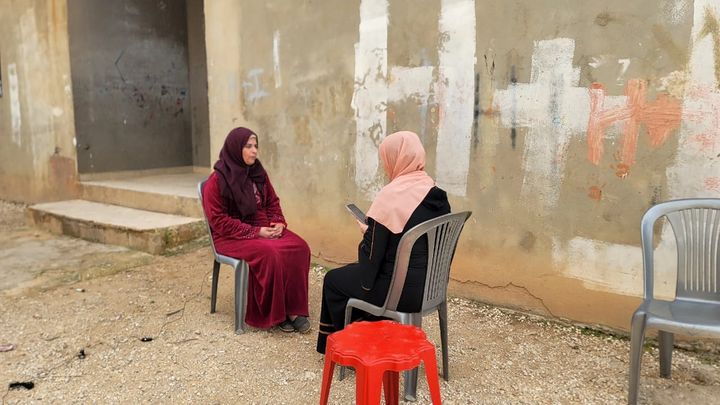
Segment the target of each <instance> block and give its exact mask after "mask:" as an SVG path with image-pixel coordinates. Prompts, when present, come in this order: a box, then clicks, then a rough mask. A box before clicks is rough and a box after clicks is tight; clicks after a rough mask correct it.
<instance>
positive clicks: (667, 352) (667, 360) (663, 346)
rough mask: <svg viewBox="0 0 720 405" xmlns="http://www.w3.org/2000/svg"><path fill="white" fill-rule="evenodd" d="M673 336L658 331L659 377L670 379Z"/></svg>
mask: <svg viewBox="0 0 720 405" xmlns="http://www.w3.org/2000/svg"><path fill="white" fill-rule="evenodd" d="M674 338H675V335H673V334H672V333H670V332H665V331H662V330H661V331H659V332H658V342H659V343H660V377H663V378H670V374H671V373H672V371H671V368H672V367H671V366H672V352H673V342H674V340H675V339H674Z"/></svg>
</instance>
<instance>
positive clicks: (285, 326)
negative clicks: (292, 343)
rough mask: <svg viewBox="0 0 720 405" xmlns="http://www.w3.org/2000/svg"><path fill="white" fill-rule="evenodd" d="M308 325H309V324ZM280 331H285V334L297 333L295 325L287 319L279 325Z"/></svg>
mask: <svg viewBox="0 0 720 405" xmlns="http://www.w3.org/2000/svg"><path fill="white" fill-rule="evenodd" d="M308 323H309V322H308ZM278 329H280V330H281V331H283V332H288V333H290V332H295V326H294V325H293V323H292V322H290V320H289V319H286V320H284V321H282V322H281V323H280V324H279V325H278Z"/></svg>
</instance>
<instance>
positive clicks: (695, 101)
mask: <svg viewBox="0 0 720 405" xmlns="http://www.w3.org/2000/svg"><path fill="white" fill-rule="evenodd" d="M205 14H206V18H207V23H206V25H207V31H206V42H207V52H208V75H209V98H210V129H211V148H210V150H211V156H212V160H213V161H214V159H215V157H216V156H217V152H218V151H219V149H220V147H221V145H222V140H223V139H224V136H225V134H226V133H227V132H228V130H229V129H231V128H232V127H234V126H238V125H246V126H249V127H251V128H254V129H255V130H256V131H257V132H258V133H259V134H260V148H261V159H262V160H263V163H264V164H265V166H266V167H267V168H268V170H269V171H270V173H271V176H272V179H273V181H274V183H275V186H276V189H278V190H279V193H280V196H281V199H282V204H283V208H284V209H285V211H286V214H287V217H288V220H289V222H290V225H291V227H292V228H294V229H296V230H297V231H299V232H300V233H301V234H302V235H304V236H305V237H306V238H307V239H308V240H309V242H310V245H311V246H312V248H313V253H314V254H315V255H316V256H317V257H318V259H319V260H321V261H325V262H326V263H335V262H347V261H351V260H354V255H355V252H356V243H357V240H358V239H359V234H358V231H357V228H356V226H355V225H354V222H353V221H352V219H351V217H350V216H349V215H347V213H346V212H345V211H344V209H343V207H342V205H343V203H344V202H347V201H355V202H356V203H358V205H360V206H361V207H363V208H367V207H368V205H369V203H370V201H371V200H372V196H373V195H374V193H375V192H376V191H377V190H378V188H379V187H380V186H381V185H382V181H383V179H382V174H381V173H380V172H379V166H378V159H377V145H378V144H379V142H380V140H381V139H382V138H383V137H384V136H385V135H386V134H388V133H390V132H392V131H395V130H398V129H410V130H413V131H416V132H417V133H418V134H420V136H421V138H422V139H423V141H424V143H425V146H426V149H427V151H428V171H429V172H430V174H431V175H433V176H434V177H435V178H436V179H437V181H438V183H439V185H440V186H442V187H444V188H445V189H446V190H448V191H449V192H450V194H451V196H452V199H451V202H452V204H453V207H454V209H455V210H472V211H473V216H472V217H471V218H470V220H469V222H468V224H467V227H466V229H465V231H464V233H463V236H462V239H461V243H460V250H459V252H458V254H457V255H456V260H455V263H454V266H453V273H452V279H453V283H452V288H453V290H454V292H455V293H458V294H462V295H467V296H470V297H473V298H476V299H480V300H483V301H488V302H493V303H497V304H501V305H506V306H514V307H519V308H524V309H529V310H533V311H537V312H539V313H544V314H548V315H552V316H559V317H564V318H570V319H573V320H576V321H581V322H588V323H601V324H605V325H609V326H612V327H618V328H627V327H628V325H629V319H630V314H631V312H632V310H633V309H634V307H635V306H636V305H637V304H638V302H639V298H638V297H639V296H640V294H641V288H642V273H641V258H640V249H639V242H640V241H639V223H640V218H641V216H642V214H643V212H644V211H645V210H646V209H647V208H648V207H650V206H651V205H652V204H654V203H656V202H659V201H663V200H667V199H671V198H679V197H698V196H706V197H720V163H719V162H720V159H719V158H720V135H719V134H718V130H717V117H718V111H720V96H718V94H719V93H720V90H718V86H719V84H720V82H719V80H718V77H719V76H720V74H718V73H717V72H720V68H718V66H720V61H716V60H715V55H716V53H715V50H714V49H715V48H716V47H717V46H718V42H717V41H718V38H720V31H719V30H718V22H717V21H718V20H717V18H718V16H720V1H718V0H697V1H690V0H661V1H651V0H643V1H635V2H627V1H621V0H608V1H604V2H595V3H592V2H583V3H582V4H579V3H577V2H571V1H561V0H522V1H514V2H498V1H489V0H432V1H426V2H423V5H422V7H417V2H415V1H411V0H358V1H353V2H343V5H342V7H340V6H339V5H338V3H337V2H331V1H312V2H311V1H298V2H284V1H254V0H244V1H241V2H231V1H217V2H215V1H213V2H206V3H205ZM659 236H661V242H659V244H658V249H659V250H660V252H659V257H660V258H668V260H663V262H664V263H669V262H671V261H672V254H670V253H669V252H670V247H671V245H672V244H671V239H670V236H669V235H668V234H667V232H666V231H663V232H661V233H660V234H659ZM670 267H671V266H667V265H666V266H663V270H664V271H665V272H666V273H667V274H666V277H660V279H659V280H658V284H659V286H658V287H659V290H660V291H661V292H662V293H663V294H666V295H669V294H672V283H671V282H670V281H669V280H670V276H671V274H670V273H671V271H670Z"/></svg>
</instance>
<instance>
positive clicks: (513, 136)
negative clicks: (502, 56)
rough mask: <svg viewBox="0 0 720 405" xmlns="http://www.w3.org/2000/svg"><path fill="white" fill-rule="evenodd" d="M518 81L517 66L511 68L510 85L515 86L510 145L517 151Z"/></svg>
mask: <svg viewBox="0 0 720 405" xmlns="http://www.w3.org/2000/svg"><path fill="white" fill-rule="evenodd" d="M517 82H518V79H517V75H516V74H515V65H512V66H510V83H511V84H512V85H513V96H512V97H513V102H512V119H511V121H512V126H511V127H510V144H511V145H512V148H513V150H514V149H515V146H516V145H517V118H516V117H517V102H516V97H517V95H516V93H515V85H516V84H517Z"/></svg>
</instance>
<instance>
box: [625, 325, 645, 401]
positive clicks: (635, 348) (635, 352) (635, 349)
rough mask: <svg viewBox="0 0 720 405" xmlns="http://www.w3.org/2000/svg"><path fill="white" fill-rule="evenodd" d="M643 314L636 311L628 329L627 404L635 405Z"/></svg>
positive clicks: (643, 328)
mask: <svg viewBox="0 0 720 405" xmlns="http://www.w3.org/2000/svg"><path fill="white" fill-rule="evenodd" d="M646 320H647V315H646V314H645V312H640V311H636V312H635V314H633V317H632V323H631V327H630V329H631V330H630V371H629V378H628V380H629V381H628V404H631V405H634V404H636V403H637V398H638V390H639V388H640V387H639V385H640V365H641V363H642V355H643V341H644V339H645V322H646Z"/></svg>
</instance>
